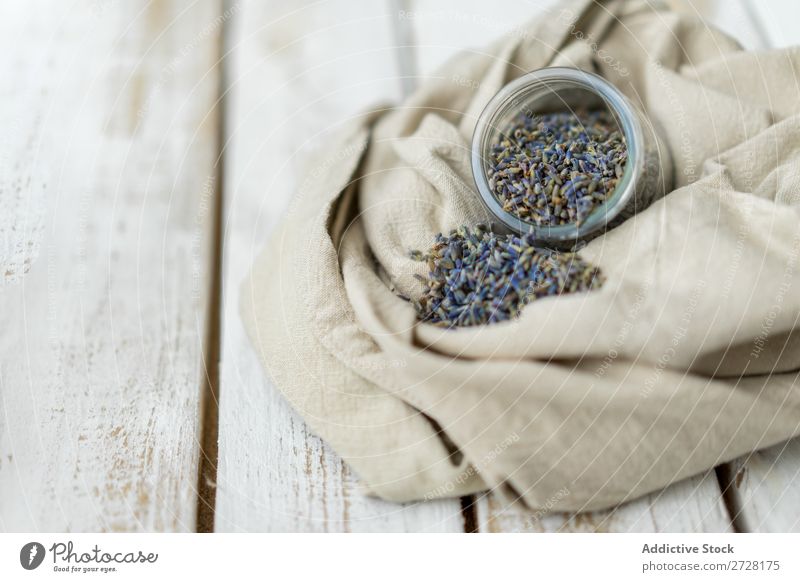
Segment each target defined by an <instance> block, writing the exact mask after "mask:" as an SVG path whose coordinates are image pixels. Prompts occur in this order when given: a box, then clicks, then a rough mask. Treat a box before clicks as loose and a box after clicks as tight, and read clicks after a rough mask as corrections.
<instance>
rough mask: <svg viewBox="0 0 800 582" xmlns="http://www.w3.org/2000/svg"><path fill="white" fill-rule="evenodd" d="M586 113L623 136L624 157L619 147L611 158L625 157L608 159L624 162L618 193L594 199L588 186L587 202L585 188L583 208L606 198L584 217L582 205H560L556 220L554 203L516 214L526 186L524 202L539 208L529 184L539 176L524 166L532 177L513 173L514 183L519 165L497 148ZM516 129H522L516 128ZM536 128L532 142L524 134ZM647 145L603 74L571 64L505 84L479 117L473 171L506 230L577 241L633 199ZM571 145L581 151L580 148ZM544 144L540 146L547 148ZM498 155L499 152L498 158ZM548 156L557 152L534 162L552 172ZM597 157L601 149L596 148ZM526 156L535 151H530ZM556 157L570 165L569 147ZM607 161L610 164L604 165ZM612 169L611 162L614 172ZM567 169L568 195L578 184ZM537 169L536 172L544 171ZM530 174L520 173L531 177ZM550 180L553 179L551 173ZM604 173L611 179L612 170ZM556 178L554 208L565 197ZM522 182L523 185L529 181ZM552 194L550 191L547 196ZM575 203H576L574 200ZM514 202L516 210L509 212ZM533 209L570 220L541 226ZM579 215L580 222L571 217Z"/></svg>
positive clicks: (626, 106)
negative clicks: (507, 163) (508, 160)
mask: <svg viewBox="0 0 800 582" xmlns="http://www.w3.org/2000/svg"><path fill="white" fill-rule="evenodd" d="M586 112H590V113H588V117H586V115H587V113H586ZM580 115H584V117H582V118H580V119H581V120H582V122H583V121H585V120H587V119H589V120H593V122H594V121H597V120H598V119H602V120H604V123H605V124H606V125H607V129H608V132H611V131H614V130H616V131H617V132H618V133H617V140H618V142H623V141H624V146H625V147H624V153H619V152H616V150H617V149H620V150H621V149H622V148H621V147H619V146H618V147H617V148H615V149H614V151H612V154H614V155H619V159H618V160H617V158H613V159H612V158H608V159H609V160H611V161H612V162H615V161H622V164H617V166H619V167H617V168H616V175H613V173H612V176H613V179H612V180H613V189H609V191H608V192H607V196H598V195H597V194H595V195H594V197H592V196H591V194H592V192H593V191H594V190H593V188H590V190H592V192H589V196H588V197H586V196H585V195H586V193H587V191H586V188H583V189H582V193H581V195H582V196H584V197H583V198H582V199H581V200H580V201H579V202H580V203H581V204H585V203H587V200H588V201H589V203H592V201H593V200H595V199H597V200H600V202H598V203H597V204H596V205H592V206H591V208H590V210H588V211H587V212H588V214H585V215H583V216H582V215H581V214H580V212H582V211H583V209H582V208H581V207H577V210H576V208H570V209H569V217H567V216H568V215H567V211H566V210H561V207H559V206H557V207H556V211H557V212H561V216H562V218H557V217H554V216H553V215H552V214H551V210H552V206H550V207H546V208H545V209H544V210H539V209H537V208H532V210H531V208H527V209H525V208H523V209H522V211H521V212H513V211H510V210H514V209H515V208H517V207H516V206H514V204H516V200H518V198H511V197H513V196H515V195H516V191H519V192H522V191H523V190H525V189H527V192H528V195H527V197H525V200H526V202H525V204H526V205H529V206H530V205H531V204H533V201H534V198H535V196H534V194H533V193H532V188H533V185H532V184H531V182H533V181H535V180H534V177H533V171H534V170H533V168H532V167H531V168H529V167H528V166H527V165H526V164H523V170H524V171H525V172H530V174H529V175H528V177H529V178H530V181H531V182H529V181H528V180H527V179H525V180H520V181H519V182H517V181H514V179H513V175H511V179H507V178H508V176H509V174H508V173H507V172H519V171H520V170H519V168H510V169H506V167H505V164H504V162H505V161H506V159H502V158H501V157H502V156H503V155H505V153H503V152H504V150H503V149H502V147H500V146H499V145H498V144H506V145H507V144H508V143H509V142H511V143H516V142H515V140H514V137H513V136H509V135H508V133H509V132H513V131H517V132H519V131H522V132H523V133H524V138H526V139H532V140H538V139H541V133H542V131H547V130H548V128H549V127H551V126H557V125H558V124H557V122H558V121H559V120H562V121H563V120H564V119H566V117H565V116H571V117H573V118H575V119H578V118H579V116H580ZM520 119H523V120H524V121H522V122H521V121H519V120H520ZM520 123H524V125H519V124H520ZM536 123H539V125H538V126H537V125H536ZM515 124H516V125H515ZM548 124H549V125H548ZM576 125H577V129H576V128H575V127H570V128H569V129H570V131H573V132H574V135H575V136H580V140H579V141H585V140H587V139H589V140H591V137H590V138H587V137H586V134H585V133H584V132H583V129H584V128H583V127H582V126H581V124H580V123H578V124H576ZM515 128H517V129H516V130H515ZM519 128H522V129H519ZM530 128H535V129H534V134H533V137H531V135H530V134H528V133H525V132H526V131H527V130H528V129H530ZM562 129H563V128H561V127H559V128H557V130H558V131H561V130H562ZM586 133H589V130H586ZM623 136H624V140H623ZM516 137H517V138H519V137H521V136H520V134H519V133H517V134H516ZM504 140H505V141H504ZM642 141H643V137H642V128H641V125H640V123H639V121H638V119H637V116H636V114H635V113H634V111H633V109H632V106H631V105H630V103H629V102H628V100H627V99H626V98H625V97H624V96H623V95H622V94H621V93H620V92H619V91H618V90H617V89H616V88H615V87H613V86H612V85H611V84H610V83H608V82H607V81H605V80H604V79H602V78H601V77H599V76H597V75H594V74H592V73H588V72H586V71H582V70H579V69H572V68H566V67H552V68H547V69H540V70H538V71H534V72H532V73H528V74H527V75H524V76H522V77H520V78H518V79H516V80H515V81H513V82H511V83H509V84H508V85H506V86H505V87H504V88H503V89H502V90H501V91H500V92H499V93H498V94H497V95H495V97H494V98H493V99H492V100H491V101H490V102H489V104H488V105H487V106H486V108H485V109H484V111H483V113H482V114H481V116H480V118H479V120H478V123H477V125H476V128H475V133H474V135H473V143H472V171H473V175H474V179H475V182H476V186H477V187H478V191H479V193H480V195H481V198H482V200H483V202H484V204H485V205H486V206H487V208H488V209H489V211H490V212H491V213H492V214H493V215H494V216H495V217H496V218H497V219H498V221H499V223H500V226H501V227H504V228H505V229H508V230H511V231H516V232H519V233H527V232H532V233H534V236H535V238H537V239H540V240H542V241H544V242H559V241H563V242H566V241H577V240H579V239H582V238H584V237H586V236H587V235H588V234H590V233H593V232H596V231H598V230H600V229H602V228H604V227H606V226H607V225H608V223H609V222H610V221H611V220H613V219H614V218H615V217H616V216H617V215H618V214H619V213H620V211H621V210H622V209H623V208H624V207H625V206H626V205H627V204H628V202H629V201H630V200H631V198H632V197H633V191H634V189H635V185H636V181H637V178H638V175H639V174H640V173H641V172H642V156H640V155H639V151H640V149H641V147H642V146H641V143H642ZM530 143H534V144H540V143H541V142H539V141H533V142H530ZM573 145H578V146H579V147H580V144H573ZM498 147H500V149H498ZM544 147H545V146H542V148H544ZM548 147H549V146H548ZM559 147H560V146H559ZM493 148H494V149H493ZM571 149H574V148H571ZM498 152H501V153H499V154H498ZM548 152H549V153H550V154H551V155H552V154H553V153H554V152H553V151H552V150H544V149H542V150H541V151H538V150H537V153H536V158H535V163H536V164H539V165H540V167H544V168H548V170H546V171H548V172H551V171H552V170H553V167H552V165H548V164H547V163H548V162H549V161H550V160H548V159H547V154H548ZM592 153H593V154H594V153H596V152H594V150H592ZM527 154H530V151H528V152H527ZM555 154H556V157H557V158H558V161H559V164H560V165H559V166H558V168H559V169H560V168H562V167H563V166H565V164H564V162H565V159H564V158H565V154H564V151H563V148H561V149H560V150H559V151H558V152H555ZM539 156H541V157H539ZM569 156H570V153H567V154H566V158H567V159H566V162H567V163H566V166H569V164H570V163H571V164H572V165H573V166H574V167H575V168H577V167H578V166H577V164H578V163H581V164H583V158H582V156H581V155H577V156H576V157H578V158H582V159H581V161H580V162H578V161H576V160H575V159H573V160H571V162H570V160H569ZM586 159H587V162H586V163H587V164H589V163H590V162H589V161H588V160H589V159H591V161H592V162H595V161H596V160H595V158H594V157H593V156H590V158H586ZM603 163H605V160H604V162H603ZM498 168H501V169H502V171H501V174H502V177H501V178H500V179H501V180H505V181H502V182H498V181H497V176H498V175H499V174H498V173H497V170H498ZM613 168H614V166H613V164H612V170H613ZM568 169H569V168H568V167H564V169H563V171H562V172H561V176H563V177H564V178H565V179H566V180H568V182H567V185H566V186H565V190H566V188H567V187H569V188H572V186H573V185H575V184H572V183H570V182H569V172H567V170H568ZM581 169H584V167H583V165H581ZM536 171H537V175H538V169H537V170H536ZM493 172H494V173H493ZM525 172H523V173H522V174H521V175H525ZM576 174H577V172H575V173H573V174H572V176H573V178H575V175H576ZM550 175H551V176H552V173H551V174H550ZM591 175H594V174H589V176H591ZM605 175H606V176H608V173H606V174H605ZM557 179H558V184H556V185H555V188H556V191H555V198H553V200H555V203H556V204H557V203H558V201H559V200H561V198H560V197H559V192H558V188H559V187H560V186H562V184H563V182H562V180H561V177H558V178H557ZM604 179H605V178H604ZM577 180H580V185H581V186H584V185H585V184H586V182H585V181H583V177H580V178H577ZM598 180H601V179H598ZM601 181H602V180H601ZM520 182H524V184H521V183H520ZM550 182H551V183H550V188H549V190H552V187H553V184H552V179H551V180H550ZM545 183H546V180H545V182H542V183H541V184H540V185H539V186H536V188H537V193H539V191H540V186H543V185H544V184H545ZM609 183H610V182H609ZM498 184H499V185H498ZM510 184H513V185H510ZM509 188H510V189H511V192H510V193H509V192H508V189H509ZM501 189H502V193H503V196H505V200H501V199H500V198H499V193H498V192H497V191H496V190H501ZM548 194H550V192H549V191H548ZM567 194H569V195H572V196H573V197H574V195H575V191H574V190H571V191H568V192H567ZM523 197H524V196H523V195H520V199H522V198H523ZM572 201H573V206H574V198H573V199H572ZM509 205H511V206H512V207H511V208H510V207H509ZM539 206H541V202H539ZM584 208H585V207H584ZM534 211H535V212H539V213H540V214H541V213H542V212H544V214H545V222H546V221H547V220H549V221H551V222H555V221H556V220H559V221H561V222H565V223H562V224H552V223H549V224H548V223H545V224H542V222H541V221H542V218H541V216H540V215H537V214H532V212H534ZM573 216H574V218H572V217H573Z"/></svg>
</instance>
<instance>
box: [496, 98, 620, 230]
mask: <svg viewBox="0 0 800 582" xmlns="http://www.w3.org/2000/svg"><path fill="white" fill-rule="evenodd" d="M627 159H628V149H627V145H626V143H625V138H624V136H623V135H622V134H621V133H620V131H619V130H618V129H617V126H616V122H615V121H614V119H613V117H612V116H611V115H609V114H608V113H607V112H605V111H592V112H588V113H586V112H578V113H571V112H565V113H548V114H544V115H540V116H535V117H531V116H529V115H525V114H521V115H520V116H519V117H518V118H516V119H515V120H514V121H513V122H512V123H511V124H510V125H509V127H508V128H506V130H505V131H504V132H503V133H502V135H501V138H500V140H499V142H498V143H496V144H494V145H493V146H492V150H491V159H490V160H489V162H490V165H489V167H488V168H487V172H488V174H487V175H488V177H489V187H490V188H491V189H492V191H493V192H494V193H495V196H497V199H498V200H499V201H500V203H501V204H502V205H503V209H504V210H505V211H506V212H510V213H512V214H514V215H516V216H518V217H519V218H521V219H523V220H525V221H528V222H531V223H534V224H536V225H539V226H547V225H550V226H554V225H559V224H570V223H576V224H581V223H582V222H583V221H584V220H585V219H586V217H587V216H589V214H590V213H591V212H592V210H594V208H595V207H596V206H598V205H599V204H602V203H603V202H605V201H606V200H607V199H608V197H609V196H610V195H611V193H612V192H613V191H614V188H615V187H616V185H617V182H618V180H619V179H620V178H621V177H622V174H623V172H624V169H625V162H626V161H627Z"/></svg>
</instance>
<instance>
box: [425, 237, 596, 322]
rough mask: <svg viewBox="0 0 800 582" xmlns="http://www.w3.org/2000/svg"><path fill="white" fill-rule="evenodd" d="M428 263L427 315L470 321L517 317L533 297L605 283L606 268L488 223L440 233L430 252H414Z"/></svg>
mask: <svg viewBox="0 0 800 582" xmlns="http://www.w3.org/2000/svg"><path fill="white" fill-rule="evenodd" d="M410 256H411V258H412V259H415V260H417V261H425V262H427V264H428V276H427V277H422V276H419V275H416V277H417V278H418V279H419V280H420V281H421V282H422V283H424V285H425V290H424V293H423V295H422V297H421V298H420V300H419V301H418V302H417V301H414V306H415V308H416V309H417V315H418V317H419V319H421V320H422V321H426V322H430V323H434V324H436V325H439V326H445V327H450V326H469V325H480V324H485V323H495V322H498V321H505V320H508V319H512V318H514V317H516V316H517V315H519V312H520V310H521V309H522V308H523V307H524V306H525V305H526V304H527V303H528V302H530V301H532V300H534V299H537V298H540V297H546V296H549V295H560V294H562V293H575V292H579V291H588V290H590V289H594V288H597V287H599V286H601V285H602V283H603V277H602V275H601V273H600V270H599V269H597V268H596V267H593V266H592V265H590V264H589V263H587V262H586V261H584V260H582V259H581V258H580V257H578V255H577V254H574V253H557V252H554V251H548V250H546V249H541V248H537V247H534V246H533V238H532V235H524V236H517V235H505V236H503V235H497V234H495V233H493V232H491V231H489V230H487V228H486V227H484V226H483V225H478V227H476V228H475V229H474V230H470V229H469V228H467V227H464V226H462V227H459V228H458V229H456V230H453V231H451V232H450V234H449V235H448V236H444V235H442V234H441V233H440V234H438V235H436V242H435V243H434V244H433V247H431V249H430V251H429V252H428V253H427V254H424V253H422V252H420V251H412V252H411V253H410Z"/></svg>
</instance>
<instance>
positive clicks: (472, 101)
mask: <svg viewBox="0 0 800 582" xmlns="http://www.w3.org/2000/svg"><path fill="white" fill-rule="evenodd" d="M457 25H458V24H457V23H454V24H453V26H457ZM554 65H563V66H577V67H580V68H582V69H586V70H590V71H594V72H597V73H599V74H601V75H602V76H604V77H605V78H607V79H609V80H610V81H611V82H612V83H614V84H615V85H616V86H617V87H618V88H619V89H621V90H622V91H623V92H624V93H625V94H626V95H628V96H629V97H630V98H631V99H633V100H634V101H636V102H637V103H638V104H639V105H640V106H641V107H642V109H643V110H645V111H646V112H647V114H648V116H649V118H650V120H652V122H653V123H654V124H655V125H656V126H657V127H658V129H659V131H660V133H661V135H662V137H663V140H664V143H665V144H666V146H667V147H668V149H669V151H670V153H671V158H672V160H673V163H674V168H672V169H671V170H670V169H669V168H667V170H668V172H669V174H670V177H671V181H672V182H673V184H672V187H671V188H670V189H669V193H668V194H667V196H666V197H665V198H663V199H662V200H660V201H658V202H656V203H655V204H653V205H652V206H650V207H649V208H647V209H646V210H645V211H643V212H641V213H639V214H637V215H636V216H635V217H634V218H632V219H630V220H628V221H627V222H625V223H624V224H623V225H621V226H620V227H618V228H616V229H613V230H611V231H609V232H608V233H606V234H605V235H603V236H601V237H598V238H596V239H594V240H593V241H591V242H590V243H589V244H588V246H587V247H586V248H585V249H584V250H582V251H581V254H582V255H583V256H584V258H586V259H587V260H589V261H591V262H593V263H595V264H596V265H598V266H600V268H601V269H602V271H603V272H604V274H605V276H606V279H607V281H606V283H605V285H604V286H603V287H602V288H601V289H600V290H597V291H593V292H590V293H585V294H576V295H568V296H562V297H557V298H546V299H542V300H540V301H535V302H533V303H531V304H530V305H528V306H527V307H526V308H525V309H524V310H523V312H522V315H521V317H520V318H519V319H518V320H516V321H513V322H505V323H500V324H494V325H489V326H483V327H479V328H477V327H476V328H465V329H458V330H447V329H441V328H437V327H434V326H432V325H429V324H419V323H418V322H417V321H416V317H415V312H414V309H413V308H412V306H411V305H410V304H409V303H408V302H407V301H406V300H404V299H402V298H401V297H399V296H398V294H404V295H406V296H410V297H417V296H419V295H420V294H421V291H422V289H421V285H420V284H419V283H418V282H417V281H416V280H415V279H414V278H413V274H414V273H424V271H425V268H424V265H423V264H422V263H417V262H414V261H412V260H411V259H409V258H408V252H409V250H411V249H422V250H425V249H427V248H428V247H429V246H430V244H431V242H432V240H433V237H434V235H435V234H436V233H437V232H440V231H441V232H447V231H449V230H450V229H451V228H455V227H457V226H458V225H461V224H474V223H476V222H479V221H481V220H485V219H486V217H485V216H484V214H483V213H484V211H483V209H482V207H481V205H480V203H479V202H478V198H477V195H476V191H475V188H474V186H473V180H472V175H471V171H470V165H469V141H470V137H471V133H472V130H473V127H474V125H475V122H476V118H477V116H478V115H479V114H480V112H481V110H482V108H483V106H484V105H485V104H486V102H487V101H488V100H489V99H490V98H491V96H492V95H493V94H494V93H495V92H496V91H497V90H499V89H500V88H501V87H502V86H503V85H504V84H505V83H507V82H508V81H510V80H511V79H513V78H515V77H517V76H519V75H521V74H523V73H525V72H527V71H530V70H533V69H536V68H540V67H544V66H554ZM798 72H800V52H798V51H797V50H794V49H786V50H775V51H766V52H759V53H751V52H745V51H743V50H742V49H741V48H740V47H739V46H738V45H737V44H736V43H735V42H734V41H733V40H731V39H730V38H728V37H727V36H725V35H724V34H722V33H720V32H718V31H715V30H709V29H708V28H707V27H706V25H705V24H703V23H701V22H700V21H698V20H695V19H692V18H688V17H686V16H680V15H678V14H675V13H672V12H670V11H668V10H666V9H664V8H663V7H659V6H655V7H654V6H653V4H652V3H651V4H646V3H643V2H633V1H630V0H625V1H624V2H605V3H602V4H598V3H594V2H585V1H584V2H576V3H566V4H563V5H562V8H557V9H556V10H555V11H554V12H553V13H551V14H550V15H549V16H547V17H543V18H539V19H536V20H534V21H533V22H532V23H530V25H528V26H525V27H520V28H519V29H517V30H514V31H512V32H511V33H509V34H508V35H506V37H505V38H503V39H502V41H501V42H499V43H498V44H496V45H495V46H492V47H490V48H489V49H487V50H482V51H478V50H476V51H468V52H465V53H464V54H461V55H458V56H456V57H455V58H454V59H452V60H451V61H450V62H448V63H447V64H446V65H445V66H444V67H443V68H442V70H441V71H439V72H438V73H437V74H435V75H433V76H432V77H431V78H430V79H429V80H426V81H425V82H424V83H423V84H422V86H421V87H420V88H419V90H418V91H417V92H416V93H415V94H414V95H413V96H412V97H411V98H410V99H409V100H408V101H407V102H405V103H404V104H402V105H399V106H397V107H393V108H387V109H383V110H380V111H377V112H373V113H371V114H368V115H363V116H359V117H358V118H357V119H355V120H352V121H351V122H350V124H349V125H348V126H347V127H346V128H345V129H344V130H343V131H342V134H341V136H340V138H339V140H338V142H337V143H335V144H332V145H331V147H330V149H329V151H330V159H329V160H327V161H326V162H323V163H322V164H321V165H320V166H319V168H318V171H316V172H314V174H312V176H311V178H310V179H309V180H308V182H310V183H311V186H310V187H308V188H304V189H302V191H301V192H299V193H298V194H297V197H296V200H295V201H294V203H293V205H292V207H291V209H290V211H289V213H288V216H287V217H286V218H285V220H284V221H283V223H282V225H281V226H280V227H279V228H278V230H277V232H276V233H275V234H274V237H273V239H272V241H271V242H270V244H269V245H268V246H267V248H266V249H265V250H264V251H263V253H262V255H261V256H260V258H258V260H257V261H256V263H255V265H254V266H253V270H252V274H251V277H250V278H249V279H248V280H247V281H246V282H245V284H244V285H243V288H242V295H241V308H242V313H243V317H244V321H245V323H246V326H247V328H248V331H249V334H250V336H251V338H252V341H253V342H254V344H255V347H256V350H257V351H258V353H259V355H260V356H261V358H262V359H263V363H264V366H265V368H266V370H267V372H268V374H269V375H270V376H271V377H272V378H273V380H274V381H275V383H276V385H277V386H278V387H279V389H280V390H281V391H282V392H283V394H285V396H286V398H287V399H288V400H289V401H290V402H291V403H292V404H293V406H294V407H295V408H296V409H297V410H298V411H299V412H300V413H301V414H302V415H303V417H304V418H305V419H306V420H307V422H308V424H309V425H310V426H311V427H312V429H313V430H314V431H315V432H316V433H317V434H319V435H321V436H322V437H323V438H324V439H326V440H327V441H328V442H329V443H330V444H331V445H332V446H333V448H334V449H335V450H336V451H338V452H339V453H340V454H341V455H342V457H344V459H345V460H346V461H347V462H348V463H349V464H350V465H351V466H352V467H353V468H354V469H355V471H356V472H357V474H358V475H359V476H360V478H361V479H362V480H363V482H364V483H365V484H366V486H367V489H368V490H369V491H371V492H373V493H374V494H377V495H379V496H381V497H384V498H386V499H391V500H397V501H406V500H413V499H429V498H433V497H440V496H455V495H464V494H468V493H473V492H478V491H481V490H485V489H491V490H494V491H496V492H500V493H501V494H503V495H505V496H508V497H509V498H511V499H518V500H521V501H522V502H524V504H525V505H527V506H529V507H531V508H537V507H548V508H551V509H553V510H570V511H579V510H588V509H597V508H604V507H608V506H612V505H615V504H618V503H620V502H624V501H626V500H629V499H632V498H635V497H637V496H640V495H643V494H645V493H648V492H651V491H654V490H656V489H658V488H661V487H664V486H665V485H667V484H669V483H671V482H674V481H677V480H680V479H683V478H685V477H688V476H691V475H693V474H696V473H698V472H701V471H704V470H706V469H709V468H711V467H713V466H715V465H717V464H719V463H721V462H724V461H727V460H730V459H733V458H735V457H737V456H739V455H742V454H745V453H747V452H749V451H753V450H756V449H759V448H762V447H765V446H768V445H771V444H774V443H776V442H779V441H781V440H784V439H787V438H789V437H792V436H794V435H796V434H798V433H800V389H798V385H797V380H798V369H800V339H798V338H800V334H798V332H797V328H798V316H799V315H800V292H798V291H799V290H800V287H798V278H799V276H798V272H800V265H798V253H800V220H798V219H799V218H800V210H798V209H799V208H800V117H798V115H799V114H800V88H799V87H800V84H799V82H798ZM667 157H668V156H667ZM266 195H269V193H266Z"/></svg>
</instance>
